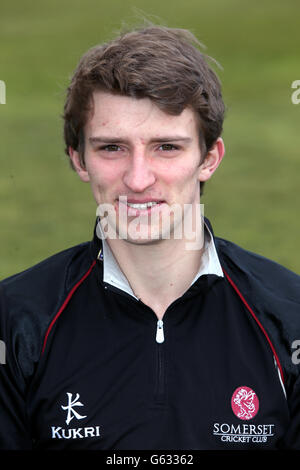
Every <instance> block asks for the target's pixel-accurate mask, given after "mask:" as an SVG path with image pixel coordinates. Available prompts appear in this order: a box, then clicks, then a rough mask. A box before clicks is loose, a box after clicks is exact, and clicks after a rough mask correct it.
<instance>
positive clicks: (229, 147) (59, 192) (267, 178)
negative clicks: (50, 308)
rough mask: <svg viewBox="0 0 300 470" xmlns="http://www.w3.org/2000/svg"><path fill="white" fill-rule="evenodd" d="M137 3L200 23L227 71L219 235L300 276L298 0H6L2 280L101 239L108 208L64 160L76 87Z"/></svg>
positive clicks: (0, 33)
mask: <svg viewBox="0 0 300 470" xmlns="http://www.w3.org/2000/svg"><path fill="white" fill-rule="evenodd" d="M136 10H138V11H142V12H143V13H144V14H145V15H154V21H156V22H160V20H161V21H162V22H163V23H165V24H167V25H168V26H173V27H183V28H187V29H191V30H192V31H193V32H194V33H195V34H196V35H197V37H198V38H199V39H200V41H202V42H203V43H204V44H206V46H207V50H206V52H207V54H209V55H211V56H213V57H215V58H216V59H217V60H218V61H219V62H220V63H221V65H222V67H223V70H219V71H218V74H219V76H220V79H221V81H222V83H223V94H224V99H225V102H226V104H227V116H226V120H225V124H224V134H223V137H224V140H225V145H226V156H225V159H224V161H223V162H222V165H221V167H220V168H219V169H218V171H217V173H216V174H215V175H214V177H213V179H212V180H211V181H210V182H209V183H208V184H207V185H206V190H205V195H204V198H203V200H202V201H201V202H204V204H205V215H206V216H208V217H209V218H210V219H211V222H212V223H213V226H214V230H215V233H216V234H217V235H219V236H222V237H224V238H228V239H230V240H232V241H234V242H236V243H238V244H240V245H242V246H244V247H245V248H247V249H250V250H253V251H256V252H259V253H261V254H263V255H265V256H267V257H269V258H272V259H274V260H276V261H278V262H280V263H282V264H284V265H285V266H287V267H288V268H290V269H292V270H294V271H296V272H300V253H299V250H298V239H299V232H300V221H299V219H298V206H299V174H300V159H299V148H300V145H299V144H300V137H299V122H300V105H294V104H292V102H291V94H292V91H294V90H292V89H291V84H292V82H293V81H294V80H297V79H300V65H299V59H298V58H299V32H298V31H299V28H298V23H299V21H298V18H299V10H300V7H299V3H298V2H297V1H294V0H287V1H285V2H282V1H280V0H275V1H272V0H262V1H252V2H246V1H245V2H242V1H240V0H239V1H238V0H227V1H224V0H223V1H222V0H210V1H209V0H201V1H199V0H190V1H188V2H185V3H182V2H181V1H178V0H174V1H172V2H171V1H170V0H167V1H165V2H161V1H157V0H154V1H152V2H151V3H149V2H146V1H142V0H140V1H139V0H136V1H133V0H132V1H121V0H113V1H110V2H107V1H101V2H100V1H99V0H98V1H96V0H86V1H85V2H82V1H78V0H77V1H74V0H73V1H71V0H60V1H58V0H43V1H41V2H37V1H34V0H24V1H23V0H22V1H21V0H15V1H13V2H12V1H8V0H2V2H1V6H0V80H4V81H5V83H6V95H7V96H6V104H5V105H1V104H0V145H1V147H0V158H1V173H0V197H1V199H0V200H1V206H0V207H1V209H0V223H1V231H0V266H1V270H0V278H4V277H6V276H9V275H11V274H14V273H15V272H18V271H20V270H23V269H26V268H27V267H29V266H31V265H33V264H34V263H36V262H38V261H40V260H42V259H44V258H46V257H47V256H49V255H51V254H53V253H55V252H57V251H60V250H63V249H64V248H67V247H69V246H72V245H75V244H77V243H80V242H82V241H85V240H88V239H90V238H91V236H92V230H93V223H94V218H95V212H96V206H95V204H94V202H93V199H92V195H91V191H90V189H89V187H88V185H84V184H83V183H81V182H80V181H79V179H78V177H77V176H76V175H75V174H74V172H72V171H71V170H70V168H69V165H68V162H67V158H66V156H65V155H64V145H63V139H62V120H61V113H62V106H63V98H64V90H65V88H66V86H67V84H68V79H69V77H70V75H71V73H72V71H73V70H74V68H75V66H76V64H77V62H78V60H79V58H80V56H81V55H82V54H83V53H84V52H85V51H86V50H87V49H88V48H89V47H91V46H93V45H94V44H96V43H99V42H101V41H104V40H107V39H108V38H110V37H111V36H112V35H113V31H115V30H117V29H119V28H120V27H121V25H122V22H126V23H131V22H133V21H135V20H136Z"/></svg>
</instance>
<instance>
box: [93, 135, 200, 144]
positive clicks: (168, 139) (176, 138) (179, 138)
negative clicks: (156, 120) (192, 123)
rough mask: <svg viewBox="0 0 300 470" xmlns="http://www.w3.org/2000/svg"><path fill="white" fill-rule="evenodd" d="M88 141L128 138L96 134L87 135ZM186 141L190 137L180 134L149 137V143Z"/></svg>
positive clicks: (110, 141) (123, 139) (109, 140)
mask: <svg viewBox="0 0 300 470" xmlns="http://www.w3.org/2000/svg"><path fill="white" fill-rule="evenodd" d="M88 140H89V142H90V143H91V144H92V145H96V144H100V143H111V144H112V143H127V144H128V143H129V140H128V139H126V138H124V137H109V136H98V137H89V139H88ZM178 141H181V142H186V143H189V142H191V141H192V138H191V137H184V136H180V135H175V136H174V135H172V136H170V135H169V136H160V137H154V138H152V139H150V143H156V142H178Z"/></svg>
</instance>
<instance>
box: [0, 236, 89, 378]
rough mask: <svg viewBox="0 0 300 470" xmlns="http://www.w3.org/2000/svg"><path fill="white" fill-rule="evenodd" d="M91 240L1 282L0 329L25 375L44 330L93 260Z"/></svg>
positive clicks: (29, 369)
mask: <svg viewBox="0 0 300 470" xmlns="http://www.w3.org/2000/svg"><path fill="white" fill-rule="evenodd" d="M92 261H93V260H92V254H91V251H90V242H86V243H82V244H80V245H77V246H74V247H71V248H68V249H66V250H64V251H61V252H59V253H57V254H55V255H52V256H51V257H49V258H47V259H45V260H43V261H41V262H40V263H38V264H36V265H34V266H32V267H30V268H29V269H26V270H25V271H22V272H20V273H18V274H15V275H13V276H10V277H8V278H6V279H4V280H2V281H1V282H0V329H1V332H0V333H1V339H2V340H4V341H5V343H6V346H7V349H8V353H9V352H10V353H11V354H13V355H14V356H15V355H18V359H19V360H18V363H19V366H20V367H21V368H22V369H23V372H24V375H30V374H31V373H32V367H33V364H34V362H37V361H38V359H39V356H40V350H41V341H42V338H43V335H44V333H45V330H46V329H47V327H48V325H49V322H50V321H51V319H52V317H53V315H54V314H55V313H56V311H57V309H58V308H59V306H60V304H61V302H63V300H64V298H65V297H66V295H67V294H68V292H69V291H70V290H71V289H72V287H73V286H74V285H76V282H78V281H79V280H80V279H81V278H82V276H83V275H84V274H85V272H86V271H87V270H88V269H89V267H90V266H91V264H92Z"/></svg>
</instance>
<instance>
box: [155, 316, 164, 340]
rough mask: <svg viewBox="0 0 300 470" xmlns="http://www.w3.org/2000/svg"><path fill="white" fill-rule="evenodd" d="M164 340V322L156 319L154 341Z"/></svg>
mask: <svg viewBox="0 0 300 470" xmlns="http://www.w3.org/2000/svg"><path fill="white" fill-rule="evenodd" d="M164 340H165V336H164V322H163V321H162V320H158V322H157V328H156V342H157V343H163V342H164Z"/></svg>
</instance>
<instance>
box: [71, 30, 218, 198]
mask: <svg viewBox="0 0 300 470" xmlns="http://www.w3.org/2000/svg"><path fill="white" fill-rule="evenodd" d="M199 46H200V47H201V46H202V44H201V43H200V42H199V41H198V40H197V39H196V37H195V36H194V35H193V34H192V33H191V32H190V31H188V30H184V29H176V28H168V27H165V26H156V25H150V26H147V27H144V28H139V29H135V30H132V31H129V32H124V33H122V34H121V35H119V36H118V37H117V38H115V39H113V40H112V41H110V42H108V43H104V44H100V45H97V46H95V47H93V48H91V49H90V50H88V51H87V52H86V53H85V54H84V55H83V57H82V58H81V60H80V61H79V64H78V66H77V68H76V70H75V72H74V74H73V77H72V79H71V82H70V85H69V87H68V88H67V96H66V101H65V105H64V114H63V118H64V139H65V145H66V147H65V152H66V154H67V155H68V154H69V147H72V148H73V149H74V150H77V151H78V152H79V154H80V158H81V161H82V163H83V164H84V130H83V129H84V126H85V124H86V122H87V119H88V114H89V112H90V111H91V109H92V99H91V98H92V94H93V92H94V91H95V90H106V91H109V92H112V93H119V94H122V95H127V96H131V97H134V98H145V97H147V98H150V99H151V100H153V102H154V103H155V104H156V105H157V106H158V107H159V108H160V109H161V110H163V111H165V112H167V113H169V114H173V115H179V114H180V113H181V112H182V111H183V109H184V108H186V107H187V106H190V107H191V108H192V109H194V110H195V112H196V115H197V116H198V117H199V142H200V148H201V151H202V154H203V155H204V157H205V155H206V154H207V152H208V151H209V150H210V148H211V147H212V146H213V144H214V143H215V141H216V139H217V138H218V137H219V136H220V135H221V133H222V126H223V120H224V112H225V107H224V103H223V99H222V94H221V85H220V82H219V79H218V77H217V76H216V74H215V73H214V71H213V70H212V68H211V67H210V66H209V65H208V61H209V60H213V59H211V57H208V56H206V55H204V54H203V53H202V52H200V50H199ZM215 63H216V62H215ZM203 184H204V183H201V185H202V188H201V189H203Z"/></svg>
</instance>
